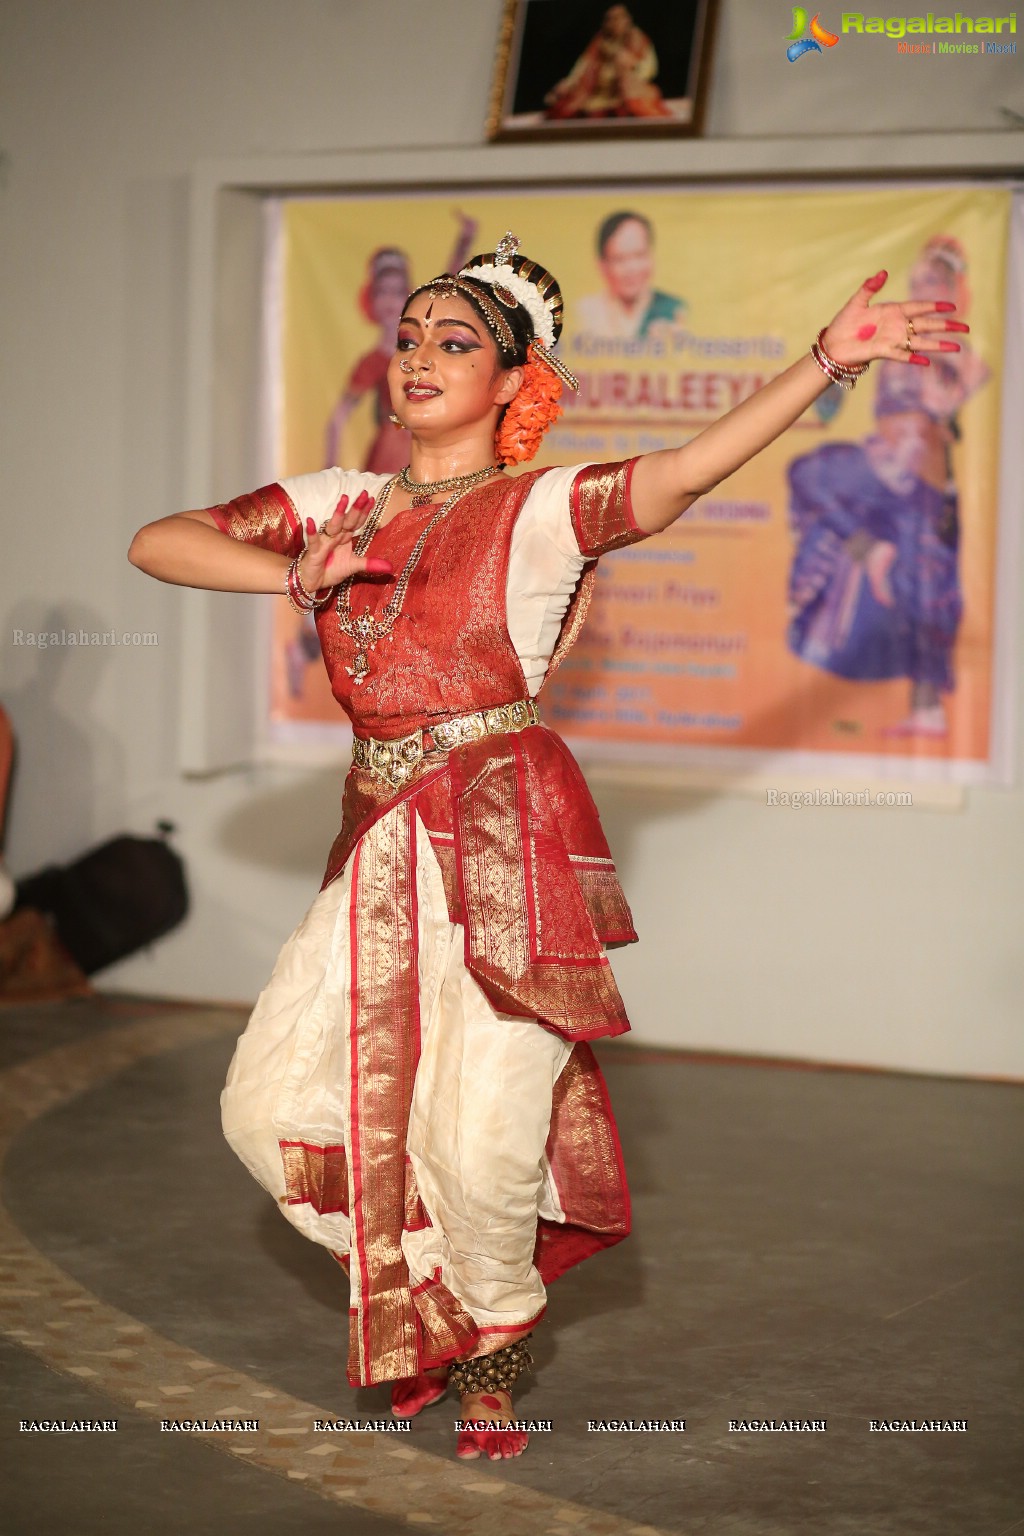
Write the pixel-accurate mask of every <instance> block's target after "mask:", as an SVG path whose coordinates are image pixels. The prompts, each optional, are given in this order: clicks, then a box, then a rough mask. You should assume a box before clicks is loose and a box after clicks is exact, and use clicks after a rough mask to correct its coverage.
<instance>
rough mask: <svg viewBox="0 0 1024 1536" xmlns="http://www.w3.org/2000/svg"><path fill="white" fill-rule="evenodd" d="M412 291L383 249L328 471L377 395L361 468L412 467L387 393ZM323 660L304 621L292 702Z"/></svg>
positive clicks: (393, 252) (462, 254)
mask: <svg viewBox="0 0 1024 1536" xmlns="http://www.w3.org/2000/svg"><path fill="white" fill-rule="evenodd" d="M455 216H456V218H457V219H458V221H459V230H458V234H457V235H456V238H455V245H454V247H453V249H452V254H451V256H450V257H449V259H448V270H449V271H451V272H457V271H458V270H459V268H460V267H461V266H462V263H463V262H464V261H465V259H466V257H467V256H468V255H469V253H470V251H471V250H472V249H473V242H474V240H475V239H476V231H477V221H476V220H475V219H473V218H470V217H469V215H468V214H465V213H463V212H462V211H461V209H457V210H456V211H455ZM412 287H413V280H412V271H411V265H410V261H409V257H408V256H407V255H406V253H405V251H402V250H399V248H398V247H397V246H393V245H384V246H378V248H377V249H376V250H375V251H373V252H372V253H371V255H370V257H369V259H368V261H367V263H366V281H365V282H364V283H363V286H362V288H361V289H360V290H359V308H360V309H361V310H362V312H363V314H364V315H365V316H366V318H367V320H370V321H372V322H373V324H374V325H376V326H378V327H379V329H378V333H377V341H376V344H375V345H374V347H373V348H372V349H371V350H370V351H369V352H365V353H364V354H363V356H362V357H361V358H360V359H359V361H358V362H357V363H356V365H355V367H354V368H353V369H352V371H351V373H350V374H349V376H348V378H347V380H346V381H345V385H344V387H343V389H342V391H341V394H340V395H339V396H338V403H337V405H336V406H335V407H334V410H333V411H332V412H331V415H330V418H329V420H328V422H327V434H326V443H325V450H326V451H325V457H324V467H325V468H327V469H330V468H331V467H332V465H334V464H337V463H338V461H339V459H340V458H341V457H343V455H342V452H341V443H342V436H343V433H344V431H345V428H346V426H347V425H348V422H349V419H350V417H351V416H352V414H353V412H354V411H355V409H356V407H357V406H358V404H359V402H360V400H361V399H362V397H363V396H364V395H365V394H367V393H368V392H370V391H372V392H373V395H374V422H375V424H376V428H377V430H376V433H375V435H374V438H373V441H372V443H371V444H370V447H369V450H368V452H367V454H366V457H365V460H364V462H363V464H362V466H361V467H362V468H363V469H364V470H365V471H366V472H367V473H368V474H372V475H393V474H396V473H397V472H398V470H400V469H402V468H404V466H405V465H406V464H408V462H409V444H410V437H409V433H408V432H407V431H406V429H405V428H404V427H398V428H396V427H395V426H394V425H393V423H392V422H390V421H389V420H388V418H389V416H390V415H391V395H390V393H389V391H388V363H389V361H390V360H391V355H392V353H393V352H394V350H395V334H396V332H397V330H398V322H399V320H400V319H401V317H402V306H403V304H404V303H405V297H406V294H407V293H409V291H410V289H411V288H412ZM319 659H320V642H319V640H318V639H317V634H316V625H315V624H314V623H313V620H312V618H311V617H310V616H308V615H307V616H306V618H304V619H300V620H299V621H298V623H297V625H296V629H295V633H294V635H293V636H292V638H291V639H290V640H289V641H288V642H287V644H286V646H285V673H286V676H287V679H288V692H289V694H290V695H291V697H292V698H293V699H301V697H302V693H303V688H304V686H305V681H306V670H307V668H308V667H309V665H310V663H311V662H315V661H319Z"/></svg>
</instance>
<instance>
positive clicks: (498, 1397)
mask: <svg viewBox="0 0 1024 1536" xmlns="http://www.w3.org/2000/svg"><path fill="white" fill-rule="evenodd" d="M461 1401H462V1419H463V1422H464V1423H465V1422H468V1421H469V1420H473V1421H474V1422H480V1421H486V1424H487V1426H488V1427H487V1428H486V1429H463V1430H460V1431H459V1438H458V1441H457V1443H456V1446H455V1454H456V1456H458V1457H460V1458H461V1459H462V1460H463V1461H475V1460H476V1459H477V1458H478V1457H479V1456H481V1455H483V1454H484V1452H486V1453H487V1455H488V1456H489V1457H490V1459H491V1461H502V1460H506V1459H508V1458H509V1457H511V1456H521V1455H522V1454H523V1452H524V1451H525V1450H526V1447H527V1445H528V1443H529V1439H530V1437H529V1435H528V1434H527V1433H526V1431H525V1430H522V1429H504V1430H503V1429H500V1428H498V1427H495V1428H491V1425H494V1426H499V1425H502V1424H507V1423H509V1422H511V1421H512V1420H513V1419H514V1418H515V1415H514V1414H513V1412H512V1394H511V1392H507V1391H506V1390H505V1388H504V1387H494V1388H489V1389H488V1390H487V1391H486V1392H463V1393H462V1398H461Z"/></svg>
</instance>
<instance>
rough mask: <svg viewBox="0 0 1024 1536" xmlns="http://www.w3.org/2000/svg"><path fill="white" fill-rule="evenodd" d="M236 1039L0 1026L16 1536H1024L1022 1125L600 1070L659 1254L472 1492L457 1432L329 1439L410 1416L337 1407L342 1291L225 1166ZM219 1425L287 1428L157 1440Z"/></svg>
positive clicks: (763, 1077)
mask: <svg viewBox="0 0 1024 1536" xmlns="http://www.w3.org/2000/svg"><path fill="white" fill-rule="evenodd" d="M244 1025H245V1014H244V1012H242V1011H240V1010H239V1009H231V1008H219V1009H218V1008H208V1007H197V1006H192V1005H182V1006H176V1005H174V1004H169V1003H167V1002H166V1001H161V1002H153V1001H147V1000H145V999H132V998H123V997H113V996H111V997H104V996H103V995H97V996H95V997H92V998H84V999H79V1000H76V1001H73V1002H67V1003H61V1004H40V1005H35V1006H24V1007H19V1008H6V1009H3V1010H0V1086H2V1089H3V1092H2V1096H0V1106H2V1125H0V1135H2V1142H3V1147H4V1148H5V1150H6V1160H5V1162H4V1165H3V1174H2V1185H0V1201H2V1205H0V1383H2V1384H0V1400H2V1407H3V1413H2V1438H3V1446H2V1450H0V1465H2V1466H3V1469H4V1471H3V1485H4V1486H3V1492H2V1494H0V1530H2V1531H3V1532H4V1536H28V1533H30V1532H31V1533H35V1532H38V1531H44V1532H46V1533H48V1536H64V1533H67V1536H91V1533H93V1532H96V1533H99V1532H103V1533H104V1536H118V1533H121V1532H124V1533H125V1536H139V1533H140V1532H145V1533H146V1536H181V1533H182V1532H184V1531H188V1532H189V1533H190V1536H206V1533H209V1536H214V1533H217V1536H221V1533H224V1536H234V1533H236V1532H237V1533H242V1532H244V1533H245V1536H293V1533H294V1536H317V1533H319V1532H324V1533H327V1532H331V1533H332V1536H336V1533H338V1532H339V1531H342V1532H344V1533H345V1536H391V1533H399V1532H403V1533H404V1532H409V1531H413V1530H421V1531H424V1532H431V1531H436V1532H438V1533H440V1536H463V1533H466V1536H469V1533H473V1536H479V1533H480V1532H484V1531H494V1532H495V1533H498V1532H500V1533H501V1536H547V1533H551V1536H555V1533H558V1536H566V1533H581V1536H582V1533H586V1536H659V1533H678V1536H698V1533H700V1536H822V1533H827V1536H890V1533H891V1536H917V1533H921V1536H953V1533H955V1536H1009V1533H1010V1532H1014V1533H1024V1515H1022V1508H1024V1470H1022V1468H1024V1458H1022V1456H1021V1449H1020V1448H1021V1443H1022V1441H1021V1424H1022V1417H1024V1414H1022V1408H1021V1393H1020V1386H1019V1371H1020V1365H1021V1359H1022V1353H1024V1351H1022V1333H1024V1317H1022V1309H1021V1305H1020V1298H1021V1293H1022V1280H1024V1263H1022V1253H1024V1200H1022V1186H1024V1087H1021V1086H1018V1085H1012V1084H998V1083H970V1082H957V1081H951V1080H947V1079H937V1078H926V1077H915V1076H909V1075H907V1076H903V1075H897V1074H889V1073H874V1072H856V1071H835V1070H826V1069H822V1070H817V1069H801V1068H799V1067H796V1068H789V1067H787V1066H773V1065H765V1064H747V1063H740V1062H722V1061H716V1060H712V1059H708V1058H701V1057H699V1056H694V1055H689V1054H686V1053H676V1052H667V1051H646V1050H643V1049H640V1048H638V1047H635V1046H633V1045H632V1044H630V1043H628V1042H626V1043H619V1042H616V1043H615V1044H608V1045H600V1044H599V1045H598V1047H597V1050H598V1055H599V1057H600V1060H601V1063H602V1066H603V1068H604V1070H605V1073H606V1075H607V1078H608V1083H609V1087H610V1090H611V1095H612V1102H613V1105H614V1108H615V1114H616V1118H617V1120H618V1124H619V1129H620V1133H621V1136H622V1141H623V1149H624V1154H625V1159H626V1168H627V1173H628V1176H629V1182H630V1188H631V1193H632V1198H633V1233H632V1235H631V1237H629V1238H628V1239H627V1240H626V1241H625V1242H624V1243H622V1244H620V1245H619V1246H618V1247H617V1248H614V1249H612V1250H609V1251H608V1252H606V1253H601V1254H598V1255H597V1256H596V1257H594V1258H592V1259H588V1260H587V1261H586V1262H585V1263H584V1264H582V1265H581V1266H579V1267H578V1268H577V1269H575V1270H572V1271H570V1272H569V1273H568V1274H566V1275H564V1276H563V1277H562V1278H561V1279H560V1280H558V1281H557V1282H556V1283H555V1284H554V1285H553V1286H552V1287H551V1288H550V1290H549V1298H548V1300H549V1305H548V1311H547V1315H546V1317H545V1319H544V1320H543V1322H542V1323H541V1324H540V1326H539V1327H538V1329H537V1332H536V1333H535V1335H534V1338H533V1340H532V1343H531V1347H532V1349H533V1353H534V1357H535V1361H536V1366H535V1371H534V1372H533V1373H532V1374H528V1375H527V1376H525V1377H523V1378H522V1379H521V1381H520V1391H519V1393H518V1394H517V1397H516V1413H517V1415H518V1416H519V1417H522V1418H530V1419H545V1420H546V1419H550V1420H551V1421H552V1430H551V1432H550V1433H535V1434H534V1435H533V1436H532V1438H531V1442H530V1445H529V1448H528V1449H527V1451H526V1454H525V1455H524V1456H523V1457H521V1458H519V1459H518V1460H515V1461H505V1462H495V1463H491V1462H490V1461H487V1460H483V1459H481V1460H478V1461H475V1462H468V1463H462V1462H458V1461H456V1460H455V1459H454V1456H453V1454H452V1452H453V1448H454V1434H453V1430H452V1421H453V1420H454V1419H455V1417H456V1416H457V1406H458V1402H457V1399H456V1398H455V1397H454V1396H450V1397H449V1398H448V1399H446V1400H444V1401H443V1402H442V1403H440V1404H439V1405H437V1406H434V1407H431V1408H429V1409H427V1410H426V1411H425V1412H424V1413H423V1414H421V1415H420V1416H419V1417H417V1418H416V1419H414V1420H413V1421H412V1423H411V1431H410V1432H409V1433H401V1434H399V1433H390V1432H389V1433H364V1434H356V1433H342V1434H323V1433H317V1432H315V1431H314V1430H313V1422H314V1420H317V1419H319V1420H326V1419H361V1420H370V1419H388V1418H389V1417H390V1415H389V1406H388V1389H387V1387H385V1386H382V1387H375V1388H369V1389H359V1390H353V1389H351V1388H350V1387H349V1386H348V1385H347V1383H346V1381H345V1369H344V1367H345V1360H346V1356H347V1349H348V1338H347V1333H348V1324H347V1307H348V1282H347V1280H346V1278H345V1275H344V1273H343V1271H342V1270H341V1269H340V1267H339V1266H338V1265H337V1263H336V1262H335V1261H334V1260H333V1259H331V1258H330V1256H329V1255H328V1254H327V1253H326V1252H325V1251H324V1250H322V1249H319V1248H317V1247H315V1246H314V1245H313V1244H311V1243H309V1242H307V1241H306V1240H305V1239H304V1238H302V1237H301V1236H300V1235H299V1234H298V1233H297V1232H296V1231H295V1230H294V1229H293V1228H292V1227H291V1226H290V1225H289V1224H288V1223H287V1222H286V1221H285V1220H283V1219H282V1217H281V1215H280V1213H279V1212H278V1210H277V1208H276V1206H275V1205H274V1203H273V1202H272V1201H271V1200H270V1198H269V1197H268V1196H267V1195H266V1194H265V1193H264V1192H263V1190H262V1189H261V1188H260V1187H259V1186H258V1185H257V1184H256V1183H255V1182H254V1181H253V1180H252V1178H251V1177H250V1175H249V1174H248V1173H247V1172H246V1170H245V1169H244V1168H243V1166H242V1165H241V1163H239V1162H238V1161H237V1159H236V1158H235V1157H234V1154H233V1153H232V1152H231V1151H230V1149H229V1148H228V1146H227V1144H226V1143H225V1142H224V1140H223V1138H222V1136H221V1131H220V1120H219V1094H220V1089H221V1086H222V1083H223V1080H224V1076H225V1074H226V1071H227V1066H228V1062H229V1060H230V1057H231V1053H232V1051H233V1049H234V1043H235V1039H236V1037H237V1035H238V1034H239V1033H240V1032H241V1030H242V1029H243V1028H244ZM214 1418H229V1419H236V1420H253V1419H258V1420H259V1426H260V1427H259V1430H258V1431H257V1432H251V1433H227V1432H225V1433H214V1432H209V1433H205V1434H195V1433H193V1434H186V1433H181V1432H173V1431H166V1430H162V1429H161V1427H160V1426H161V1421H163V1420H169V1421H172V1422H177V1421H181V1420H183V1419H207V1420H209V1419H214ZM115 1419H116V1421H117V1430H116V1432H113V1431H110V1432H102V1431H94V1432H89V1433H85V1432H81V1433H79V1432H67V1433H43V1432H37V1431H22V1430H21V1428H20V1424H21V1421H23V1420H24V1421H28V1422H29V1423H34V1422H38V1421H42V1420H64V1421H69V1422H70V1421H82V1420H86V1421H104V1420H107V1421H109V1420H115ZM609 1420H613V1421H622V1420H634V1421H641V1420H642V1421H662V1422H664V1421H671V1420H677V1421H678V1420H685V1431H683V1432H678V1431H672V1430H662V1431H658V1432H654V1431H650V1432H644V1431H640V1430H635V1431H631V1432H613V1431H610V1430H598V1429H588V1421H602V1422H607V1421H609ZM822 1420H824V1421H825V1422H826V1424H827V1428H825V1429H824V1430H821V1429H819V1430H811V1429H804V1430H801V1429H796V1428H789V1429H782V1428H778V1427H777V1428H776V1429H774V1430H771V1429H761V1430H758V1431H755V1430H752V1429H733V1428H730V1421H736V1422H738V1423H741V1424H746V1425H749V1424H751V1423H760V1424H764V1423H766V1422H769V1421H774V1422H775V1424H776V1426H779V1425H780V1424H781V1423H782V1422H783V1421H785V1422H787V1423H790V1424H794V1423H795V1424H810V1423H813V1422H815V1421H818V1422H820V1421H822ZM965 1420H966V1421H967V1427H966V1430H964V1429H945V1430H943V1429H933V1430H912V1429H907V1428H904V1429H872V1428H871V1424H872V1421H880V1422H884V1423H886V1424H894V1423H897V1424H903V1425H906V1424H910V1423H917V1424H918V1425H920V1424H921V1423H922V1422H924V1421H928V1422H938V1423H941V1424H947V1425H948V1424H952V1423H962V1422H963V1421H965ZM339 1506H340V1507H339Z"/></svg>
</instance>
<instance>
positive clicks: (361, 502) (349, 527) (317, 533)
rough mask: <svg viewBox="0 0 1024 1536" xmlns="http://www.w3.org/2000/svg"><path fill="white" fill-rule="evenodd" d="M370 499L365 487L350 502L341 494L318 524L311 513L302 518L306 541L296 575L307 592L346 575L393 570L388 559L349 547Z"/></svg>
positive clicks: (368, 509)
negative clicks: (332, 507)
mask: <svg viewBox="0 0 1024 1536" xmlns="http://www.w3.org/2000/svg"><path fill="white" fill-rule="evenodd" d="M373 502H374V498H373V497H372V496H370V495H368V493H367V492H366V491H360V492H359V495H358V496H357V497H356V499H355V501H354V502H353V503H352V505H351V506H349V499H348V497H347V496H342V497H341V498H340V499H339V501H338V505H337V506H336V507H335V509H334V511H333V512H332V513H331V515H330V517H329V518H327V519H326V520H325V521H324V522H322V523H321V524H320V527H319V528H318V527H317V526H316V523H315V522H314V521H313V519H312V518H311V517H307V518H306V533H307V536H308V543H307V544H306V549H305V553H304V554H303V556H302V562H301V564H300V566H299V575H300V576H301V578H302V584H303V586H304V587H305V588H306V591H307V592H316V591H320V590H322V589H323V588H324V587H333V586H337V584H338V582H339V581H344V580H345V578H346V576H359V575H369V576H392V575H393V574H394V568H393V567H392V564H391V561H390V560H379V559H377V558H376V557H375V556H373V555H357V554H356V553H355V552H354V550H353V548H352V545H353V541H354V540H355V538H356V537H357V535H358V534H359V533H360V532H361V531H362V528H363V525H364V523H365V522H366V519H367V518H368V517H369V515H370V513H371V511H372V510H373Z"/></svg>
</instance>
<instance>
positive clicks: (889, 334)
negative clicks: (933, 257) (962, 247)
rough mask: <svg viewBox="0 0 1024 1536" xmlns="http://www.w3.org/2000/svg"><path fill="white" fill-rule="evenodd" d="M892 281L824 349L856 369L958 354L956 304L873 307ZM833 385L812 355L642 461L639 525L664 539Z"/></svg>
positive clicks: (860, 298) (854, 310)
mask: <svg viewBox="0 0 1024 1536" xmlns="http://www.w3.org/2000/svg"><path fill="white" fill-rule="evenodd" d="M887 275H888V274H887V273H885V272H879V273H876V275H875V276H874V277H869V278H868V279H867V281H866V282H864V283H862V284H861V286H860V287H859V288H858V289H857V292H856V293H855V294H854V295H853V297H852V298H851V299H850V300H849V302H848V303H846V304H844V306H843V308H842V309H841V310H840V311H839V313H838V314H837V315H836V317H835V319H834V320H832V321H830V323H829V324H828V325H827V326H826V328H825V330H824V332H823V334H822V336H821V346H822V349H823V350H824V352H825V353H826V354H827V356H828V357H829V358H831V359H833V360H834V361H835V362H836V363H838V364H840V365H842V366H843V367H844V368H849V369H854V368H860V367H861V366H866V365H867V364H868V363H871V362H874V361H875V360H876V359H880V358H888V359H891V361H893V362H900V363H916V364H918V365H920V366H924V367H927V366H928V361H929V360H928V358H927V356H925V353H927V352H958V351H959V350H960V348H959V345H958V343H957V342H955V341H946V340H944V339H942V336H941V333H942V332H945V331H967V330H969V329H970V327H969V326H967V325H965V324H964V323H963V322H962V321H958V320H952V319H950V318H949V316H950V314H951V313H952V312H953V311H954V310H955V308H956V306H955V305H954V304H951V303H950V302H949V301H948V300H939V301H932V300H927V299H905V300H904V301H903V302H902V303H899V304H896V303H887V304H874V305H872V304H871V299H872V298H873V297H874V295H875V294H876V293H877V292H878V291H879V289H880V288H881V287H882V286H883V284H884V283H885V281H886V277H887ZM832 382H833V380H832V378H830V377H829V376H828V375H827V374H826V373H825V372H824V371H823V369H822V367H821V366H820V365H819V364H818V363H817V362H816V361H815V360H814V358H813V357H812V356H811V354H810V353H807V354H806V355H805V356H803V357H801V358H800V359H799V360H798V361H797V362H795V363H793V364H792V365H791V366H790V367H789V368H787V369H786V370H785V371H784V372H783V373H780V374H779V375H778V376H777V377H776V378H774V379H772V380H770V382H769V383H767V384H765V385H764V386H763V387H762V388H761V389H759V390H757V391H756V392H755V393H754V394H752V395H750V396H749V398H748V399H746V400H744V401H742V402H741V403H740V404H739V405H737V406H735V407H734V408H733V409H732V410H731V411H729V412H727V414H726V415H725V416H722V417H720V418H719V420H718V421H716V422H713V423H712V424H711V426H709V427H705V429H704V431H703V432H700V433H698V434H697V436H696V437H694V438H692V439H691V440H690V442H688V443H685V444H684V445H683V446H682V447H681V448H664V449H660V450H658V451H657V452H654V453H645V454H642V455H641V456H640V458H639V459H638V460H637V463H636V466H635V469H634V472H633V481H632V488H631V489H632V495H631V500H632V505H633V515H634V517H635V519H636V522H637V524H638V525H639V526H640V527H641V528H643V530H644V531H645V532H646V533H658V532H660V530H661V529H663V528H667V527H668V526H669V524H670V523H674V522H675V521H676V519H677V518H678V517H681V516H682V514H683V513H684V512H685V511H686V510H687V508H688V507H690V506H692V505H693V503H694V502H695V501H696V500H697V499H698V497H700V496H703V495H705V494H706V493H707V492H708V491H710V490H712V489H713V488H714V487H715V486H716V485H718V484H719V483H720V482H721V481H722V480H725V479H726V478H727V477H728V476H729V475H731V474H732V473H733V472H734V471H735V470H737V469H739V468H740V466H741V465H743V464H746V462H747V461H748V459H752V458H753V457H754V456H755V454H758V453H760V452H761V450H762V448H766V447H767V446H768V444H769V443H771V442H774V440H775V439H776V438H777V437H779V436H780V435H781V434H782V433H783V432H785V430H786V428H787V427H791V426H792V425H793V423H794V422H795V421H797V420H798V419H799V417H800V416H802V415H803V413H804V411H806V410H807V408H808V406H810V405H812V404H813V403H814V401H815V400H816V399H817V398H818V396H819V395H821V394H823V393H824V391H825V390H826V389H828V387H829V385H830V384H831V383H832Z"/></svg>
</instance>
